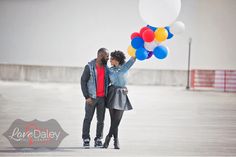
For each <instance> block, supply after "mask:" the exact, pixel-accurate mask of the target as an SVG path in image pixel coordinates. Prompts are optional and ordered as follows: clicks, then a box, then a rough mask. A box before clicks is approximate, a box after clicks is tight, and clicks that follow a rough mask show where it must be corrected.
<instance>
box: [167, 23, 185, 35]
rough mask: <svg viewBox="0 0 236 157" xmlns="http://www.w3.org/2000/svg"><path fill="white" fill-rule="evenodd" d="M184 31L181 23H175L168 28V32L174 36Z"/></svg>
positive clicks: (183, 25)
mask: <svg viewBox="0 0 236 157" xmlns="http://www.w3.org/2000/svg"><path fill="white" fill-rule="evenodd" d="M184 31H185V24H184V23H183V22H181V21H177V22H175V23H174V24H173V25H171V26H170V32H171V33H172V34H174V35H176V34H181V33H183V32H184Z"/></svg>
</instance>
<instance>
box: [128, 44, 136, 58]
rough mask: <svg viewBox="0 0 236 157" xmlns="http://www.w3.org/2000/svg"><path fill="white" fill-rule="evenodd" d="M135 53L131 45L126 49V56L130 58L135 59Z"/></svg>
mask: <svg viewBox="0 0 236 157" xmlns="http://www.w3.org/2000/svg"><path fill="white" fill-rule="evenodd" d="M135 52H136V49H134V48H133V47H132V46H131V45H130V46H129V47H128V54H129V55H130V56H131V57H135Z"/></svg>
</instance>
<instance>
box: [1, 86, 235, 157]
mask: <svg viewBox="0 0 236 157" xmlns="http://www.w3.org/2000/svg"><path fill="white" fill-rule="evenodd" d="M129 96H130V100H131V102H132V104H133V107H134V110H132V111H127V112H125V114H124V117H123V119H122V122H121V125H120V144H121V149H120V150H114V149H113V145H112V144H110V147H109V149H94V148H92V149H83V148H82V147H81V146H82V140H81V127H82V121H83V117H84V99H83V97H82V93H81V91H80V86H79V85H78V84H53V83H45V84H39V83H17V82H0V126H1V127H0V134H1V135H0V136H1V138H0V156H17V157H20V156H93V157H94V156H101V157H106V156H109V157H110V156H129V157H131V156H135V157H137V156H236V94H235V93H220V92H197V91H186V90H185V89H184V87H158V86H129ZM18 118H20V119H22V120H25V121H31V120H33V119H38V120H41V121H44V120H45V121H46V120H48V119H51V118H54V119H56V120H57V121H58V122H59V124H60V125H61V126H62V128H63V129H64V130H65V131H66V132H67V133H69V136H67V137H66V138H65V139H64V140H63V141H62V143H61V144H60V146H59V148H58V149H56V150H53V151H49V150H45V149H39V150H14V148H12V147H11V145H10V143H9V141H8V140H7V139H6V138H5V137H4V136H3V135H2V133H4V132H5V131H6V130H7V129H8V128H9V126H10V125H11V123H12V122H13V121H14V120H15V119H18ZM95 121H96V119H95V118H94V119H93V123H92V127H91V136H92V138H93V137H94V135H95V133H94V132H95ZM109 123H110V120H109V114H108V112H106V120H105V128H104V134H106V133H107V131H108V127H109ZM92 144H93V143H92Z"/></svg>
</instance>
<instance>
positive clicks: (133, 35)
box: [130, 32, 141, 40]
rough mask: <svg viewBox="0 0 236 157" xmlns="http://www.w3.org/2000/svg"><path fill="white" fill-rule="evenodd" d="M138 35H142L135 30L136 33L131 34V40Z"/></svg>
mask: <svg viewBox="0 0 236 157" xmlns="http://www.w3.org/2000/svg"><path fill="white" fill-rule="evenodd" d="M136 37H141V36H140V34H139V33H138V32H134V33H132V34H131V36H130V38H131V40H133V39H134V38H136Z"/></svg>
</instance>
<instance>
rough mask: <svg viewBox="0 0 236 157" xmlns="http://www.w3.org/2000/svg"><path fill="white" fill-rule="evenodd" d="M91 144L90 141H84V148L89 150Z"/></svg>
mask: <svg viewBox="0 0 236 157" xmlns="http://www.w3.org/2000/svg"><path fill="white" fill-rule="evenodd" d="M89 142H90V140H89V139H84V148H89V146H90V145H89Z"/></svg>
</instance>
